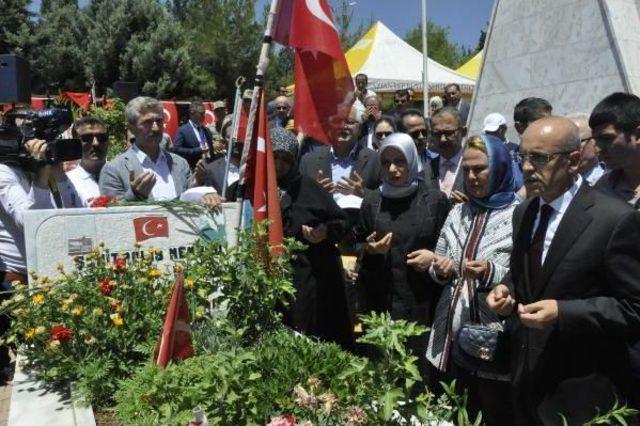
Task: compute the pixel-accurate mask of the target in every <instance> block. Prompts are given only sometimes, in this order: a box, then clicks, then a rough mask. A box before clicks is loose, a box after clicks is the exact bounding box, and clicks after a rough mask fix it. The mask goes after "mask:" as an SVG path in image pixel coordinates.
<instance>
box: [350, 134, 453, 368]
mask: <svg viewBox="0 0 640 426" xmlns="http://www.w3.org/2000/svg"><path fill="white" fill-rule="evenodd" d="M379 154H380V162H381V166H382V167H381V169H382V176H383V184H382V186H381V187H380V189H379V190H376V191H371V192H369V193H367V194H366V196H365V198H364V201H363V203H362V207H361V211H360V225H359V227H358V239H359V240H360V241H362V242H364V244H365V248H364V250H363V253H362V256H361V259H360V271H359V274H358V288H359V293H360V298H359V311H361V312H367V311H376V312H384V311H387V312H390V313H391V316H392V318H394V319H404V320H410V321H415V322H417V323H419V324H422V325H426V326H429V325H431V321H432V319H433V313H434V310H435V306H436V304H437V302H438V298H439V296H440V291H441V287H440V286H439V285H438V284H436V283H434V282H433V280H432V279H431V277H430V276H429V273H428V269H429V266H430V265H431V262H432V261H433V250H434V249H435V246H436V243H437V241H438V236H439V234H440V229H441V228H442V225H443V224H444V221H445V219H446V217H447V214H448V213H449V209H450V203H449V201H448V200H447V197H446V196H445V195H444V194H443V193H442V192H440V191H439V190H437V189H434V188H432V187H429V186H427V185H426V184H425V183H424V182H423V181H422V180H421V174H422V164H421V162H420V159H419V157H418V152H417V150H416V147H415V144H414V142H413V139H411V137H410V136H409V135H406V134H404V133H394V134H392V135H390V136H388V137H387V138H386V139H385V140H384V142H383V143H382V145H381V146H380V150H379ZM426 342H427V341H426V338H425V337H422V338H419V339H414V341H413V342H412V349H413V350H414V352H415V355H416V356H418V358H419V359H423V358H424V353H425V349H426ZM425 365H426V364H425Z"/></svg>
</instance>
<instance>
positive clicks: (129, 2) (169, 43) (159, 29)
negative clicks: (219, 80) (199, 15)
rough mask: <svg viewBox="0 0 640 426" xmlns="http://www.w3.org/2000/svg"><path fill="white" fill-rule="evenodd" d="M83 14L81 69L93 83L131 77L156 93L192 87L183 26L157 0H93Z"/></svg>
mask: <svg viewBox="0 0 640 426" xmlns="http://www.w3.org/2000/svg"><path fill="white" fill-rule="evenodd" d="M86 17H87V20H88V22H89V26H88V28H87V31H86V35H85V39H86V43H85V46H86V47H85V54H86V60H87V75H88V76H89V77H93V78H94V79H95V81H96V84H97V85H98V86H101V87H109V86H111V85H112V84H113V82H114V81H117V80H121V79H124V80H132V81H136V82H137V83H138V86H139V87H140V89H141V91H142V93H144V94H148V95H152V96H157V97H171V96H185V95H188V94H190V93H191V92H192V91H193V90H194V88H196V86H197V84H196V83H194V82H195V81H197V75H198V67H197V66H196V65H195V64H194V62H193V60H192V57H191V55H190V52H189V49H188V48H187V46H186V38H185V37H184V34H183V31H182V29H181V27H180V25H179V23H177V22H175V21H173V19H172V17H171V16H170V15H169V14H168V12H167V10H166V8H165V7H164V5H163V4H161V3H160V2H159V1H158V0H93V1H92V3H91V4H90V5H89V7H88V8H87V9H86Z"/></svg>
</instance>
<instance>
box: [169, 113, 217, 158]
mask: <svg viewBox="0 0 640 426" xmlns="http://www.w3.org/2000/svg"><path fill="white" fill-rule="evenodd" d="M202 120H204V105H203V104H202V102H199V101H194V102H191V105H189V121H187V123H185V124H183V125H182V126H180V127H179V128H178V133H177V135H176V139H175V141H174V144H173V152H175V153H176V154H178V155H179V156H181V157H183V158H184V159H185V160H187V162H188V163H189V167H191V169H192V170H193V169H194V168H195V166H196V163H197V162H198V160H200V159H201V158H202V154H203V153H205V152H207V151H208V150H209V147H210V146H212V144H213V137H212V136H211V132H210V131H209V129H207V128H206V127H204V126H203V125H202Z"/></svg>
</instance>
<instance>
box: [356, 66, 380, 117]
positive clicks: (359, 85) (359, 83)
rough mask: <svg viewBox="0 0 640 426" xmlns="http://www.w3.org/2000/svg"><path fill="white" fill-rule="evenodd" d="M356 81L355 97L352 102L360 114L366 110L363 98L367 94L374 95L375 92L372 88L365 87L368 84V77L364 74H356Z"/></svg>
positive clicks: (365, 97)
mask: <svg viewBox="0 0 640 426" xmlns="http://www.w3.org/2000/svg"><path fill="white" fill-rule="evenodd" d="M355 81H356V91H355V95H356V99H355V101H354V102H353V108H355V109H356V111H357V112H358V114H359V115H360V116H362V115H363V114H365V113H366V112H367V109H366V107H365V99H367V98H368V97H369V96H376V92H374V91H373V90H369V89H367V85H368V84H369V77H368V76H367V75H366V74H358V75H356V77H355Z"/></svg>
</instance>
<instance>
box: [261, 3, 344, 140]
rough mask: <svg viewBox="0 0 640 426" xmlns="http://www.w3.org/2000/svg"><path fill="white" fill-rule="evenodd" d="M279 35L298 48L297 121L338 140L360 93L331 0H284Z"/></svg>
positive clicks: (310, 132)
mask: <svg viewBox="0 0 640 426" xmlns="http://www.w3.org/2000/svg"><path fill="white" fill-rule="evenodd" d="M273 39H274V40H275V41H277V42H279V43H281V44H283V45H285V46H290V47H293V48H294V49H295V65H294V78H295V84H296V88H295V100H296V102H295V105H294V113H293V115H294V117H295V120H296V127H298V129H299V130H301V131H302V132H303V133H304V134H305V135H307V136H311V137H312V138H314V139H316V140H318V141H321V142H324V143H327V144H331V143H333V142H334V141H335V140H336V139H337V134H338V133H339V132H340V130H341V129H342V128H343V126H344V123H345V121H346V119H347V117H348V116H349V112H350V111H351V105H353V101H354V100H355V95H354V86H353V80H352V78H351V73H350V72H349V66H348V65H347V60H346V59H345V57H344V51H343V50H342V44H341V42H340V37H339V35H338V30H337V29H336V26H335V23H334V20H333V14H332V13H331V9H330V8H329V4H328V3H327V0H304V1H302V0H281V1H280V4H279V8H278V14H277V16H276V28H275V30H274V36H273Z"/></svg>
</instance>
